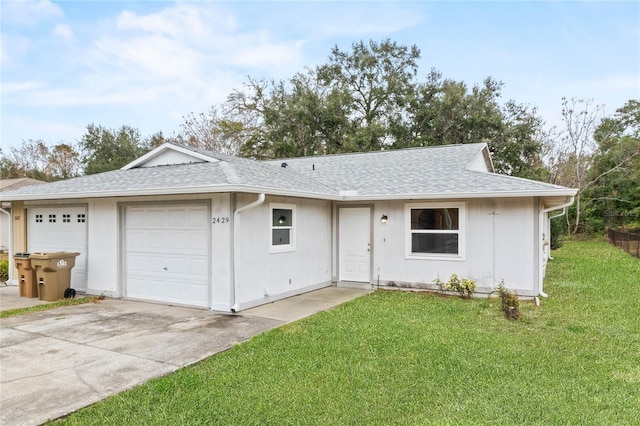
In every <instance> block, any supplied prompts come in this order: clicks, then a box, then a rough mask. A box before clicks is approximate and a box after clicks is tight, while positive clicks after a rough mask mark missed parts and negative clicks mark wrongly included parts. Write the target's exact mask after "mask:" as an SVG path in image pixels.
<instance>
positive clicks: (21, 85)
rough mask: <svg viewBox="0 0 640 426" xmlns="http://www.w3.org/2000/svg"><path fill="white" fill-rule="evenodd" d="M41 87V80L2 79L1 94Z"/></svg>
mask: <svg viewBox="0 0 640 426" xmlns="http://www.w3.org/2000/svg"><path fill="white" fill-rule="evenodd" d="M39 87H42V82H37V81H3V82H2V87H1V89H2V94H3V95H9V94H13V93H19V92H25V91H29V90H34V89H37V88H39Z"/></svg>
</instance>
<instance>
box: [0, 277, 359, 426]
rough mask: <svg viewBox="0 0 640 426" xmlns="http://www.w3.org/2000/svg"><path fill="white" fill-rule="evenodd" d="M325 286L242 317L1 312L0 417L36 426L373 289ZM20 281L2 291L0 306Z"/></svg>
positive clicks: (114, 310)
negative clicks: (16, 314)
mask: <svg viewBox="0 0 640 426" xmlns="http://www.w3.org/2000/svg"><path fill="white" fill-rule="evenodd" d="M368 292H369V291H367V290H357V289H349V288H336V287H328V288H325V289H322V290H318V291H314V292H311V293H306V294H303V295H300V296H296V297H291V298H288V299H284V300H281V301H278V302H274V303H270V304H268V305H263V306H259V307H257V308H253V309H248V310H246V311H242V312H241V313H239V314H238V315H223V314H216V313H213V312H211V311H208V310H204V309H196V308H187V307H178V306H168V305H162V304H155V303H146V302H137V301H129V300H114V299H106V300H102V301H99V303H88V304H83V305H76V306H69V307H64V308H57V309H51V310H48V311H42V312H35V313H29V314H24V315H19V316H14V317H8V318H3V319H0V424H2V425H34V424H41V423H43V422H45V421H47V420H49V419H55V418H58V417H61V416H64V415H65V414H68V413H70V412H73V411H75V410H78V409H80V408H82V407H86V406H88V405H90V404H93V403H95V402H97V401H100V400H101V399H104V398H106V397H107V396H109V395H113V394H116V393H118V392H121V391H123V390H125V389H128V388H131V387H133V386H136V385H139V384H142V383H144V382H146V381H148V380H149V379H151V378H153V377H159V376H163V375H166V374H169V373H171V372H173V371H176V370H177V369H179V368H181V367H183V366H185V365H190V364H193V363H195V362H197V361H200V360H202V359H204V358H207V357H209V356H211V355H213V354H216V353H218V352H221V351H223V350H225V349H228V348H229V347H231V346H233V345H235V344H237V343H240V342H242V341H244V340H247V339H249V338H251V337H253V336H255V335H257V334H260V333H262V332H264V331H267V330H270V329H272V328H275V327H278V326H280V325H282V324H286V323H288V322H292V321H296V320H298V319H301V318H304V317H306V316H308V315H312V314H314V313H316V312H319V311H322V310H326V309H330V308H332V307H334V306H337V305H339V304H341V303H344V302H346V301H348V300H351V299H354V298H356V297H359V296H361V295H364V294H366V293H368ZM16 297H17V288H15V287H13V288H11V287H2V288H0V306H1V308H2V309H3V310H6V309H9V308H8V306H14V304H15V303H18V304H19V303H20V302H22V303H27V302H29V303H37V302H36V301H35V300H30V299H25V298H18V299H22V300H21V301H20V300H19V301H15V300H11V299H12V298H14V299H15V298H16Z"/></svg>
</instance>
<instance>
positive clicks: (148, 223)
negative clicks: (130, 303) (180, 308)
mask: <svg viewBox="0 0 640 426" xmlns="http://www.w3.org/2000/svg"><path fill="white" fill-rule="evenodd" d="M208 218H209V212H208V207H207V206H206V205H202V204H193V205H183V204H175V205H146V206H128V207H125V223H124V231H125V235H124V259H125V265H124V273H125V295H126V296H127V297H132V298H137V299H146V300H155V301H159V302H167V303H180V304H185V305H194V306H208V302H207V301H208V296H209V291H208V290H209V219H208Z"/></svg>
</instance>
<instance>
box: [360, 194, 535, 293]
mask: <svg viewBox="0 0 640 426" xmlns="http://www.w3.org/2000/svg"><path fill="white" fill-rule="evenodd" d="M462 201H464V200H462ZM465 204H466V209H465V210H466V213H465V214H466V229H465V246H466V250H465V253H464V259H442V260H434V259H415V258H407V256H406V253H405V251H406V250H405V242H406V240H405V238H407V233H408V228H409V225H408V224H406V223H405V205H406V203H405V202H381V203H376V204H375V207H374V221H373V228H374V229H373V236H374V237H373V238H374V252H373V277H372V282H373V284H377V283H378V280H379V281H380V284H381V285H387V284H390V283H391V282H396V283H399V284H405V285H407V284H409V285H410V284H412V283H417V284H427V283H431V282H433V281H434V280H435V279H436V278H439V279H440V280H441V281H447V280H448V279H449V277H450V276H451V275H452V274H457V275H458V276H459V277H461V278H470V279H474V280H476V281H477V285H478V290H479V291H483V292H490V291H492V290H493V289H494V288H495V286H496V285H497V284H498V283H499V282H500V280H501V279H504V281H505V285H506V286H507V288H510V289H513V290H516V291H518V292H519V293H520V294H521V295H531V296H533V295H537V274H536V269H535V263H536V245H535V240H534V239H535V238H536V233H535V221H537V217H536V215H535V212H534V200H533V199H532V198H517V199H498V200H492V199H476V200H467V201H466V202H465ZM383 214H385V215H387V216H388V222H387V223H386V224H382V223H380V220H379V218H380V217H381V216H382V215H383ZM494 214H495V215H494ZM494 221H495V222H494Z"/></svg>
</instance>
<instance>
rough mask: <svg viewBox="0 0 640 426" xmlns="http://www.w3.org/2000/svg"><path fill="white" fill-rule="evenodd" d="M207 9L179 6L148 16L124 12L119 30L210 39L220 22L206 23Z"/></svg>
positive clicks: (119, 19)
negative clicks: (212, 31) (211, 33)
mask: <svg viewBox="0 0 640 426" xmlns="http://www.w3.org/2000/svg"><path fill="white" fill-rule="evenodd" d="M204 12H205V9H202V8H197V7H194V6H190V5H178V6H176V7H171V8H167V9H163V10H161V11H159V12H156V13H150V14H148V15H143V16H141V15H137V14H135V13H132V12H129V11H126V10H125V11H123V12H122V13H121V14H120V15H119V16H118V19H117V23H116V28H117V29H118V30H141V31H145V32H148V33H152V34H165V35H167V36H171V37H174V38H178V39H185V38H203V37H208V36H209V34H210V30H209V29H210V28H212V27H215V26H216V24H218V22H205V19H204V18H205V16H204V15H205V13H204ZM223 22H224V21H223Z"/></svg>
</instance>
